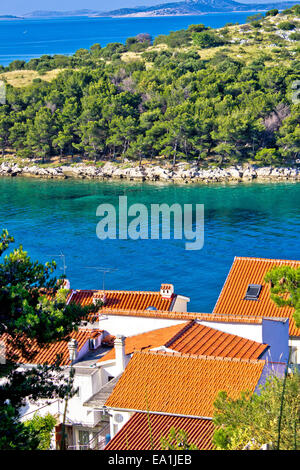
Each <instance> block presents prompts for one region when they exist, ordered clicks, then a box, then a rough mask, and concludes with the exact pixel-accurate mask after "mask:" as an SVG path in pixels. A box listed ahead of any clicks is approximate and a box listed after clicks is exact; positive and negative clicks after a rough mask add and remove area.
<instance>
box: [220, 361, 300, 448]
mask: <svg viewBox="0 0 300 470" xmlns="http://www.w3.org/2000/svg"><path fill="white" fill-rule="evenodd" d="M284 388H285V393H284V400H282V398H283V391H284ZM214 407H215V413H214V417H213V422H214V424H215V426H216V430H215V433H214V437H213V443H214V444H215V446H216V447H217V449H227V450H243V449H245V448H247V449H249V450H258V449H260V448H261V447H262V446H263V445H264V444H268V445H270V446H271V448H273V449H278V450H279V448H280V450H296V449H299V446H300V436H299V431H298V428H299V413H300V375H299V372H298V371H297V370H295V371H294V372H293V373H290V374H288V375H287V376H286V378H279V377H276V376H275V375H273V376H270V377H268V379H267V380H266V382H265V384H264V385H263V386H261V387H260V388H259V391H258V392H257V393H254V394H250V393H249V392H244V393H242V394H241V396H240V398H238V399H237V400H233V399H231V398H230V397H228V395H227V394H226V393H225V392H220V393H219V395H218V397H217V399H216V401H215V403H214ZM279 436H280V439H279Z"/></svg>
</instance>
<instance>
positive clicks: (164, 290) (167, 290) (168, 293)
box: [160, 284, 174, 299]
mask: <svg viewBox="0 0 300 470" xmlns="http://www.w3.org/2000/svg"><path fill="white" fill-rule="evenodd" d="M173 294H174V286H173V284H162V285H161V286H160V295H161V296H162V298H163V299H171V298H172V297H173Z"/></svg>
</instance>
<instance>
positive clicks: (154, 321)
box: [95, 315, 188, 336]
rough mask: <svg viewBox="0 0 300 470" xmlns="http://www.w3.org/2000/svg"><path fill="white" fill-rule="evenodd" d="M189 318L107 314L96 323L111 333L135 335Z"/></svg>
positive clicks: (176, 323)
mask: <svg viewBox="0 0 300 470" xmlns="http://www.w3.org/2000/svg"><path fill="white" fill-rule="evenodd" d="M187 321H188V320H173V319H166V318H152V317H132V316H123V315H120V316H116V315H111V316H110V315H106V316H105V317H103V318H102V319H101V320H100V321H99V322H97V323H95V325H97V327H98V328H99V329H100V330H104V331H106V332H108V333H109V334H111V335H117V334H122V335H124V336H134V335H138V334H141V333H146V332H148V331H152V330H158V329H159V328H165V327H167V326H172V325H178V324H180V323H186V322H187Z"/></svg>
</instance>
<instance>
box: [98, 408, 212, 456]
mask: <svg viewBox="0 0 300 470" xmlns="http://www.w3.org/2000/svg"><path fill="white" fill-rule="evenodd" d="M149 422H150V427H151V439H150V433H149ZM172 427H174V428H175V429H176V430H179V429H180V430H183V431H185V432H186V433H187V436H188V443H189V444H194V445H195V446H197V448H198V449H199V450H212V449H214V446H213V444H212V437H213V433H214V429H215V428H214V425H213V422H212V421H211V420H208V419H201V418H185V417H181V416H170V415H159V414H152V413H151V414H147V413H134V415H133V416H132V417H131V418H130V420H129V421H127V423H125V424H124V426H123V427H122V428H121V429H120V431H119V432H118V433H117V434H116V435H115V437H114V438H113V439H112V440H111V441H110V442H109V443H108V445H107V446H106V448H105V450H161V449H162V447H161V438H162V437H167V436H168V435H169V432H170V429H171V428H172Z"/></svg>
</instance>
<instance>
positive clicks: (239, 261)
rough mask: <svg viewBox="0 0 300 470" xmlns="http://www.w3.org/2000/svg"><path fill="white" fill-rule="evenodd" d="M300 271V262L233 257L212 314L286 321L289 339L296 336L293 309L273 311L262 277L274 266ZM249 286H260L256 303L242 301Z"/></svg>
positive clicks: (283, 308)
mask: <svg viewBox="0 0 300 470" xmlns="http://www.w3.org/2000/svg"><path fill="white" fill-rule="evenodd" d="M284 265H287V266H291V267H294V268H299V267H300V261H290V260H277V259H263V258H241V257H236V258H235V259H234V262H233V265H232V267H231V269H230V271H229V274H228V277H227V279H226V282H225V284H224V287H223V289H222V291H221V294H220V296H219V299H218V301H217V304H216V306H215V308H214V311H213V313H214V314H231V315H247V316H252V317H256V318H257V317H265V318H275V317H281V318H282V317H287V318H289V333H290V336H300V328H296V326H295V321H294V319H293V312H294V309H293V308H291V307H277V305H276V304H275V303H274V302H273V301H272V300H271V299H270V286H269V284H267V283H265V282H264V277H265V275H266V273H267V272H268V271H269V270H270V269H272V268H273V267H275V266H284ZM249 284H260V285H261V286H262V289H261V292H260V294H259V298H258V300H244V298H245V294H246V291H247V287H248V285H249Z"/></svg>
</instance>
